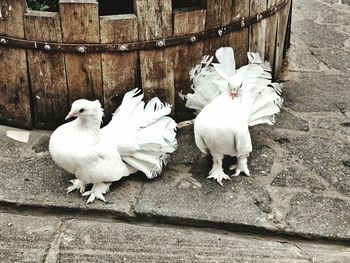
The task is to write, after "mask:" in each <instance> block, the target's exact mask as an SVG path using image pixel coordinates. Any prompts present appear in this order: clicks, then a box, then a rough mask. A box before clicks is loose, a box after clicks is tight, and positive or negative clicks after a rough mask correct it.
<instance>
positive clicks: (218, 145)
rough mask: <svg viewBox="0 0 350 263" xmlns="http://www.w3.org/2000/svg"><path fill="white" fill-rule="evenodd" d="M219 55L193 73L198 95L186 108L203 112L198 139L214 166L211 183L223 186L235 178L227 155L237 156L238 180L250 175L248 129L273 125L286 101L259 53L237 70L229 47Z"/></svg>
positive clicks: (198, 121) (197, 122)
mask: <svg viewBox="0 0 350 263" xmlns="http://www.w3.org/2000/svg"><path fill="white" fill-rule="evenodd" d="M215 56H216V58H217V60H218V62H219V63H212V61H213V57H209V56H205V57H203V60H202V61H201V63H199V64H198V65H196V66H195V67H194V68H193V69H192V70H191V72H190V78H191V80H192V83H193V85H192V89H193V90H194V93H193V94H187V95H185V96H183V95H182V94H181V95H182V96H183V98H184V99H186V106H187V107H188V108H192V109H195V110H196V111H197V113H198V112H199V113H198V115H197V117H196V119H195V121H194V135H195V142H196V145H197V147H198V148H199V149H200V151H201V152H203V153H205V154H207V153H210V154H211V155H212V157H213V167H212V169H211V171H210V172H209V176H208V177H207V178H208V179H209V178H211V179H215V180H217V182H218V183H219V184H221V185H222V180H223V179H230V177H229V176H228V175H227V174H225V173H224V171H223V168H222V159H223V157H224V155H229V156H236V157H237V164H236V165H234V166H231V167H230V169H231V170H233V169H236V171H235V174H234V176H238V175H239V174H240V173H241V172H243V173H245V174H246V175H247V176H249V175H250V173H249V169H248V166H247V158H248V156H249V153H250V152H251V151H252V143H251V138H250V133H249V126H254V125H257V124H262V123H267V124H270V125H272V124H273V123H274V121H275V119H274V115H275V114H276V113H278V112H279V111H280V107H281V105H282V102H283V99H282V98H281V97H280V95H281V86H280V84H277V83H271V73H270V71H271V70H270V67H269V65H268V64H267V63H263V62H262V61H261V58H260V56H259V54H258V53H248V60H249V64H248V65H246V66H243V67H241V68H239V69H237V70H236V65H235V59H234V52H233V49H232V48H230V47H222V48H220V49H218V50H217V51H216V53H215Z"/></svg>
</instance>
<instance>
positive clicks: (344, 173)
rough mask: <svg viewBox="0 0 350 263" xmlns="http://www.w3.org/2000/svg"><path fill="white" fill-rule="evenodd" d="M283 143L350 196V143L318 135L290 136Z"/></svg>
mask: <svg viewBox="0 0 350 263" xmlns="http://www.w3.org/2000/svg"><path fill="white" fill-rule="evenodd" d="M288 138H289V143H285V144H283V146H282V147H285V148H287V149H288V150H289V151H290V153H292V154H293V155H294V156H297V158H298V159H299V160H300V161H301V162H303V163H304V164H306V165H307V166H308V167H309V169H310V170H312V171H314V172H315V173H317V174H318V175H319V176H321V177H323V178H324V179H325V180H326V181H327V182H328V184H330V185H331V186H332V187H334V188H335V189H336V190H337V191H339V193H340V194H342V195H344V196H350V167H349V166H347V165H346V162H347V161H348V160H350V144H349V143H346V142H343V141H339V142H338V141H337V140H332V139H331V138H322V137H317V136H300V137H293V136H289V137H288Z"/></svg>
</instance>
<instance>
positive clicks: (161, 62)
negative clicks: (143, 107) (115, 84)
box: [134, 0, 175, 105]
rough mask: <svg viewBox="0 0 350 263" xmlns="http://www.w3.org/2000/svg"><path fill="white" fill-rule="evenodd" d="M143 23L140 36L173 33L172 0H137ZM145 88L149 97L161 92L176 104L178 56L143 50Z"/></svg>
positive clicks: (142, 61)
mask: <svg viewBox="0 0 350 263" xmlns="http://www.w3.org/2000/svg"><path fill="white" fill-rule="evenodd" d="M134 1H135V9H136V15H137V16H138V24H139V40H140V41H143V40H151V39H162V38H167V37H171V36H172V32H173V29H172V23H171V22H172V7H171V0H134ZM140 69H141V80H142V88H143V90H144V93H145V96H146V98H150V97H153V96H158V97H160V99H161V100H162V101H166V102H168V103H170V104H172V105H174V104H175V94H174V59H173V57H172V56H171V55H170V54H169V53H168V52H166V51H165V49H161V50H152V51H140Z"/></svg>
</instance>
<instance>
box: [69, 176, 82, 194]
mask: <svg viewBox="0 0 350 263" xmlns="http://www.w3.org/2000/svg"><path fill="white" fill-rule="evenodd" d="M69 182H71V183H72V185H71V186H68V187H67V194H68V193H70V192H72V191H74V190H79V191H80V193H81V194H82V193H84V192H85V187H86V183H85V182H83V181H81V180H79V179H73V180H70V181H69Z"/></svg>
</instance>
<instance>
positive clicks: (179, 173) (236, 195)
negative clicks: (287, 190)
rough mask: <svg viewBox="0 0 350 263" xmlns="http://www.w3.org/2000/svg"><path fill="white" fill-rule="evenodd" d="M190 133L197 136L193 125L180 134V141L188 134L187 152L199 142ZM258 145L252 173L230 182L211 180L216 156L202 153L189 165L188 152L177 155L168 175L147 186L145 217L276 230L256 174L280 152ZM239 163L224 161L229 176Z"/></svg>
mask: <svg viewBox="0 0 350 263" xmlns="http://www.w3.org/2000/svg"><path fill="white" fill-rule="evenodd" d="M190 134H193V126H191V127H190V128H187V130H186V131H180V132H179V135H178V141H179V143H180V144H181V142H182V138H184V141H186V144H182V147H181V151H182V152H188V153H191V152H193V151H196V150H195V149H196V146H195V143H194V141H193V140H192V141H187V138H188V137H190V136H192V135H190ZM253 147H254V151H253V153H252V155H251V157H250V158H249V167H250V171H251V176H250V177H246V176H239V177H235V178H232V180H231V181H227V180H226V181H224V182H223V183H224V186H220V185H219V184H218V183H217V182H216V181H212V180H206V177H207V176H208V172H209V170H210V169H211V165H212V160H211V157H210V156H208V157H206V156H197V158H196V159H190V160H189V162H188V163H187V164H184V163H185V160H184V158H183V155H181V156H182V157H178V158H173V159H172V160H171V161H170V162H169V164H168V166H167V168H166V169H165V175H164V176H163V177H160V178H158V179H156V180H154V181H153V182H152V183H150V184H147V185H143V187H142V191H141V195H140V197H139V198H138V202H137V204H136V206H135V212H136V213H137V214H138V215H139V216H152V217H160V218H168V219H169V220H172V221H174V220H175V221H176V220H178V221H181V220H186V219H187V220H190V221H195V220H198V221H202V222H212V223H218V224H220V223H224V224H225V223H228V224H239V225H250V226H260V227H266V228H273V226H272V225H271V223H270V222H269V218H268V217H269V216H268V215H269V213H271V208H270V202H271V200H270V197H269V194H268V192H267V190H266V189H265V188H264V186H263V185H260V183H259V182H258V180H256V178H257V177H259V176H266V175H268V174H269V173H270V169H271V166H272V163H273V159H274V151H273V150H272V149H271V148H269V147H267V146H265V145H262V144H259V143H257V142H255V143H254V146H253ZM175 157H176V156H175ZM234 162H235V159H234V158H227V159H225V160H224V167H225V170H226V172H227V173H228V174H233V172H232V171H231V172H230V171H228V170H227V167H228V166H229V164H233V163H234Z"/></svg>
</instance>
